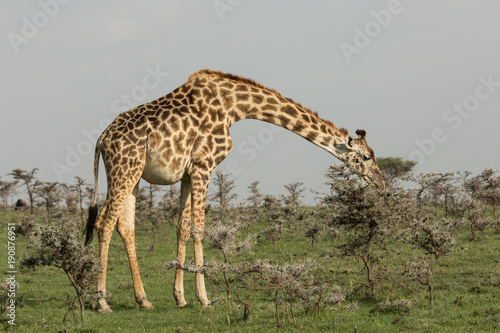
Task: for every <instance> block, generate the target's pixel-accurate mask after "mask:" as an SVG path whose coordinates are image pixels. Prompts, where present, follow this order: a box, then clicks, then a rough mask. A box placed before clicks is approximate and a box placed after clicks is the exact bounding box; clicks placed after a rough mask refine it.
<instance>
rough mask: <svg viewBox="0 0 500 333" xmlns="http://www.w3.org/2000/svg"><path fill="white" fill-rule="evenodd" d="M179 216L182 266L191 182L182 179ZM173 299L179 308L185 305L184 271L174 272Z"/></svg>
mask: <svg viewBox="0 0 500 333" xmlns="http://www.w3.org/2000/svg"><path fill="white" fill-rule="evenodd" d="M180 199H181V200H180V201H181V215H180V217H179V222H178V225H177V262H178V263H179V264H180V265H184V262H185V260H186V246H187V242H188V240H189V236H190V232H191V230H190V229H191V181H190V180H189V179H183V180H182V183H181V198H180ZM174 298H175V303H176V304H177V306H179V307H183V306H186V305H187V302H186V300H185V299H184V271H183V270H182V269H177V270H176V271H175V281H174Z"/></svg>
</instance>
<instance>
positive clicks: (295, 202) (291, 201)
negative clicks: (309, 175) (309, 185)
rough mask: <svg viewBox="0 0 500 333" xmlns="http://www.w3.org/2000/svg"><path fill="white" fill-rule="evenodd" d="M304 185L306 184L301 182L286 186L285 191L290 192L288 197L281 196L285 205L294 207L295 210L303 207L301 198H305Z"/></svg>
mask: <svg viewBox="0 0 500 333" xmlns="http://www.w3.org/2000/svg"><path fill="white" fill-rule="evenodd" d="M302 185H304V183H301V182H294V183H291V184H288V185H284V186H285V189H286V190H287V191H288V195H282V196H281V198H282V199H283V202H284V203H285V205H287V206H292V207H294V208H296V207H299V206H300V205H301V201H300V198H302V197H303V196H304V195H303V194H302V192H304V191H305V190H306V189H305V188H304V187H303V186H302Z"/></svg>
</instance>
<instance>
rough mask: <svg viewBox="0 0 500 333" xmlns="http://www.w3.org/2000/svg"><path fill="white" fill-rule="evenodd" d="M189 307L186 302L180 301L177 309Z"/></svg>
mask: <svg viewBox="0 0 500 333" xmlns="http://www.w3.org/2000/svg"><path fill="white" fill-rule="evenodd" d="M186 305H187V302H186V301H179V302H177V307H178V308H183V307H185V306H186Z"/></svg>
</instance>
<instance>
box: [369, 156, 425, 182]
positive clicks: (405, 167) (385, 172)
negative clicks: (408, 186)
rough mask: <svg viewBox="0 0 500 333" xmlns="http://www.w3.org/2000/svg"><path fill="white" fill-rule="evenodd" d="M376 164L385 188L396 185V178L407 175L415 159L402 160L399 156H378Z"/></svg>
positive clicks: (413, 165) (415, 163)
mask: <svg viewBox="0 0 500 333" xmlns="http://www.w3.org/2000/svg"><path fill="white" fill-rule="evenodd" d="M377 165H378V167H379V169H380V171H381V172H382V177H383V178H384V182H385V185H386V187H387V188H392V187H394V186H396V185H397V181H398V179H401V178H404V177H405V176H407V175H409V174H410V173H411V172H412V170H413V168H414V167H415V165H417V162H416V161H411V160H404V159H403V158H401V157H379V158H377Z"/></svg>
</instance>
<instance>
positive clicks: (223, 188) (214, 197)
mask: <svg viewBox="0 0 500 333" xmlns="http://www.w3.org/2000/svg"><path fill="white" fill-rule="evenodd" d="M234 181H235V180H234V179H230V178H229V174H227V173H224V172H222V171H220V170H217V171H216V172H215V178H214V185H215V188H216V192H215V193H213V194H211V195H210V196H209V200H211V201H215V202H218V203H219V209H220V211H219V218H220V219H221V220H223V219H224V217H225V215H226V212H227V209H228V208H229V204H230V203H231V201H232V200H234V199H236V198H237V197H238V195H237V194H236V193H233V190H234V188H235V187H236V184H235V183H234Z"/></svg>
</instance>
